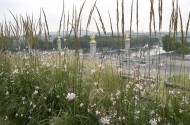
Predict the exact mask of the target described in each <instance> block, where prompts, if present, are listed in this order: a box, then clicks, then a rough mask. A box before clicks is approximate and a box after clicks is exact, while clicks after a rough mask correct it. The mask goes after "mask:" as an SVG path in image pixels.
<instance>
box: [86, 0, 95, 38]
mask: <svg viewBox="0 0 190 125" xmlns="http://www.w3.org/2000/svg"><path fill="white" fill-rule="evenodd" d="M96 2H97V0H96V1H95V2H94V5H93V6H92V9H91V11H90V14H89V16H88V21H87V25H86V35H87V34H88V33H87V31H88V27H89V25H90V22H91V18H92V14H93V11H94V8H95V7H96Z"/></svg>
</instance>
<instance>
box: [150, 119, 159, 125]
mask: <svg viewBox="0 0 190 125" xmlns="http://www.w3.org/2000/svg"><path fill="white" fill-rule="evenodd" d="M149 123H150V124H151V125H157V124H158V123H157V120H156V119H155V118H154V119H151V120H150V121H149Z"/></svg>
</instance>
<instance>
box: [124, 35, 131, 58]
mask: <svg viewBox="0 0 190 125" xmlns="http://www.w3.org/2000/svg"><path fill="white" fill-rule="evenodd" d="M129 50H130V39H129V36H128V34H126V37H125V53H126V57H127V58H128V57H129V54H130V51H129Z"/></svg>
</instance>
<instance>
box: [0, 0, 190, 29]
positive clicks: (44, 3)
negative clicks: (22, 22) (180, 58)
mask: <svg viewBox="0 0 190 125" xmlns="http://www.w3.org/2000/svg"><path fill="white" fill-rule="evenodd" d="M83 2H84V0H65V13H66V20H67V15H68V12H69V15H70V17H72V8H73V6H74V7H76V9H77V13H79V10H80V7H81V6H82V3H83ZM94 2H95V0H86V3H85V5H84V9H83V11H82V28H83V29H86V25H87V20H88V16H89V13H90V10H91V8H92V6H93V4H94ZM121 2H122V0H119V10H120V16H119V18H120V21H121ZM131 2H132V0H124V12H125V15H124V16H125V27H124V28H125V30H129V29H130V13H131ZM178 2H179V6H180V8H181V14H182V19H183V26H184V29H186V23H187V20H188V16H189V12H190V0H178ZM97 7H98V9H99V11H100V14H101V16H102V20H103V22H104V25H105V29H106V31H111V30H110V23H109V16H108V12H109V13H110V15H111V18H112V23H113V29H114V31H116V29H117V28H116V0H97ZM40 8H43V9H44V11H45V13H46V17H47V22H48V26H49V30H50V31H51V32H52V31H54V32H57V31H58V29H59V22H60V18H61V13H62V9H63V0H0V23H2V22H3V20H5V19H6V21H12V22H14V19H13V17H12V16H11V14H10V12H9V10H10V11H11V12H12V13H13V14H14V15H17V16H20V15H22V16H23V17H26V15H29V16H32V15H33V17H34V20H36V21H37V20H38V19H39V16H40ZM154 8H155V16H156V30H158V26H159V25H158V24H159V22H158V11H157V10H158V0H154ZM171 12H172V0H163V27H162V31H168V29H169V21H170V16H171ZM133 13H134V14H133V23H132V30H133V31H136V30H137V28H136V0H134V6H133ZM149 16H150V0H139V31H140V32H148V31H149ZM93 18H95V19H96V21H97V22H98V24H99V26H101V23H100V21H99V17H98V14H97V11H96V10H95V11H94V12H93V15H92V20H91V23H90V26H89V30H90V31H97V29H96V26H95V22H94V20H93ZM70 20H71V19H70ZM119 26H120V31H121V23H120V24H119ZM179 30H180V28H179Z"/></svg>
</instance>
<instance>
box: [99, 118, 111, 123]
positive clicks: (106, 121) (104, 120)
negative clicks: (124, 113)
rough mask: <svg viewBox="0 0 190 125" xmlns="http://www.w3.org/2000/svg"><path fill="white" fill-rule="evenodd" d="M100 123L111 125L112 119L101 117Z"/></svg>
mask: <svg viewBox="0 0 190 125" xmlns="http://www.w3.org/2000/svg"><path fill="white" fill-rule="evenodd" d="M100 123H102V124H103V125H109V124H110V119H108V118H107V117H101V119H100Z"/></svg>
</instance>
